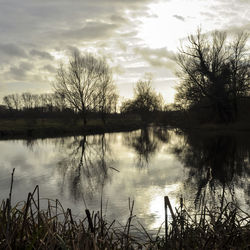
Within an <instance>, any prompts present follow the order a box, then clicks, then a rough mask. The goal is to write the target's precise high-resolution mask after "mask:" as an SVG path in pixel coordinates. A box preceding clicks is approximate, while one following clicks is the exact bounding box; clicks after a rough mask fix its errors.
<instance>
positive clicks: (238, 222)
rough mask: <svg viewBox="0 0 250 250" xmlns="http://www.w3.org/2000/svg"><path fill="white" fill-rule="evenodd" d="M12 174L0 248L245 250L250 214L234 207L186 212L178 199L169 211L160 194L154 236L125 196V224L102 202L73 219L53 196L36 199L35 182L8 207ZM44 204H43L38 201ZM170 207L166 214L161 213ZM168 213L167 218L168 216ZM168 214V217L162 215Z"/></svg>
mask: <svg viewBox="0 0 250 250" xmlns="http://www.w3.org/2000/svg"><path fill="white" fill-rule="evenodd" d="M13 175H14V170H13V172H12V178H11V185H10V193H9V197H8V198H7V199H6V200H3V201H2V203H1V206H0V249H87V250H88V249H249V247H250V216H249V214H247V213H246V212H244V211H242V210H241V209H240V208H239V207H237V205H235V204H233V203H227V204H226V205H225V206H223V207H220V208H218V209H209V208H208V207H207V206H206V205H204V206H203V207H202V208H201V209H200V210H199V211H198V212H196V213H190V212H188V209H187V208H186V207H185V204H184V202H183V199H181V200H180V205H179V207H178V208H175V209H173V208H172V206H171V203H170V200H169V199H168V197H165V211H166V216H165V218H166V221H165V228H166V231H165V234H163V233H161V229H159V230H158V232H157V233H156V234H155V235H152V234H150V233H149V232H147V230H146V229H145V227H144V226H143V225H142V224H141V223H140V222H139V223H138V224H136V223H135V221H134V218H135V215H134V214H133V209H134V201H131V200H130V199H129V216H128V220H127V223H125V225H121V224H120V223H119V222H117V221H115V220H113V221H111V222H110V221H108V220H107V219H106V217H105V216H104V215H103V211H102V201H101V209H100V211H98V212H91V211H89V210H88V209H85V214H86V216H85V217H84V218H78V217H76V216H74V215H73V214H72V211H71V209H69V208H68V209H64V208H63V206H62V204H61V203H60V202H59V201H58V200H49V199H46V200H45V199H41V198H40V194H39V186H36V187H35V189H34V191H33V192H31V193H29V194H28V196H27V200H26V201H23V202H19V203H17V204H15V205H14V206H13V205H12V201H11V196H12V186H13ZM45 203H46V208H45V206H44V204H45ZM168 211H170V214H169V216H168V214H167V212H168ZM169 217H172V218H169ZM168 218H169V219H168Z"/></svg>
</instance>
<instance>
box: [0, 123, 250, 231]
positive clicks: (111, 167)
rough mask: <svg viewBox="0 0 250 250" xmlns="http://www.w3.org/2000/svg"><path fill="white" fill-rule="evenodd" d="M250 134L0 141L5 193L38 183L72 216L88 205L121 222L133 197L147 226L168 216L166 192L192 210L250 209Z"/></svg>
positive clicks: (0, 181)
mask: <svg viewBox="0 0 250 250" xmlns="http://www.w3.org/2000/svg"><path fill="white" fill-rule="evenodd" d="M249 135H250V134H249V133H231V134H226V133H223V134H214V133H213V134H212V133H205V134H202V133H198V132H192V133H183V132H181V131H179V130H177V129H167V128H160V127H150V128H145V129H140V130H136V131H132V132H122V133H109V134H104V135H90V136H85V137H84V136H77V137H63V138H52V139H37V140H3V141H0V159H1V162H0V169H1V176H0V190H1V193H0V198H1V200H2V199H3V198H6V197H7V196H8V193H9V187H10V178H11V172H12V169H13V168H15V169H16V171H15V177H14V185H13V196H12V199H13V202H16V201H20V200H25V199H26V198H27V194H28V192H30V191H33V189H34V188H35V186H36V185H39V188H40V196H41V197H44V198H50V199H53V200H55V199H59V200H60V201H61V203H62V204H63V206H64V207H65V208H67V207H69V208H71V209H72V210H73V213H74V214H75V215H79V216H81V215H83V214H84V210H85V204H86V205H87V207H88V208H89V209H91V210H95V211H97V210H99V209H100V203H101V197H102V200H103V207H104V212H105V214H106V216H107V218H108V219H109V220H112V219H117V220H118V221H120V222H122V223H124V222H125V221H126V219H127V218H128V216H129V205H128V204H129V199H130V201H132V200H134V201H135V206H134V214H136V220H139V221H140V222H141V223H142V224H143V225H144V226H145V227H146V228H147V229H148V230H155V229H156V228H158V227H159V226H160V225H161V224H162V223H163V221H164V196H165V195H168V196H169V198H170V201H171V204H172V206H178V204H179V200H180V197H183V198H184V201H185V204H186V206H187V208H188V209H190V210H195V209H198V208H199V206H201V205H202V204H204V203H206V204H207V206H211V207H213V206H221V205H222V204H225V203H226V202H229V201H233V202H236V203H237V204H238V205H239V206H240V207H241V208H242V209H244V210H249V208H250V202H249V195H250V181H249V180H250V136H249Z"/></svg>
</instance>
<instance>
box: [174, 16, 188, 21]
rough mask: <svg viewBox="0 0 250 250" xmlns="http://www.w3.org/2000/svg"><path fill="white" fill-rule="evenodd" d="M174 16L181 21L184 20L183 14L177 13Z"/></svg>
mask: <svg viewBox="0 0 250 250" xmlns="http://www.w3.org/2000/svg"><path fill="white" fill-rule="evenodd" d="M173 17H174V18H176V19H178V20H180V21H183V22H185V18H184V17H183V16H179V15H173Z"/></svg>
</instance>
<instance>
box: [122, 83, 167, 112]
mask: <svg viewBox="0 0 250 250" xmlns="http://www.w3.org/2000/svg"><path fill="white" fill-rule="evenodd" d="M162 106H163V98H162V96H161V94H157V93H156V92H155V90H154V89H153V88H152V80H151V78H146V79H144V80H139V81H138V82H137V84H136V87H135V89H134V98H133V100H128V101H126V102H124V103H123V104H122V107H121V111H122V112H137V113H141V114H145V113H148V112H153V111H160V110H162Z"/></svg>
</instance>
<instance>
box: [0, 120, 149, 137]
mask: <svg viewBox="0 0 250 250" xmlns="http://www.w3.org/2000/svg"><path fill="white" fill-rule="evenodd" d="M143 126H144V123H142V122H141V120H140V119H138V118H137V117H116V118H113V119H111V118H110V119H108V120H107V122H106V124H103V122H102V121H101V119H91V120H89V121H88V123H87V125H86V126H83V123H82V121H81V120H79V119H78V120H76V119H68V120H65V119H21V118H19V119H1V120H0V139H25V138H27V137H29V138H46V137H60V136H74V135H90V134H102V133H108V132H122V131H132V130H135V129H139V128H141V127H143Z"/></svg>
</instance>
